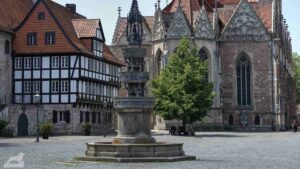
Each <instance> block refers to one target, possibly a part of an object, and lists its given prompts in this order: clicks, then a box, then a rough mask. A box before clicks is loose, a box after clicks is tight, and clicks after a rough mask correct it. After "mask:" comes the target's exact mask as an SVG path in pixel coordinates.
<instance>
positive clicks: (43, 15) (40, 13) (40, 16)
mask: <svg viewBox="0 0 300 169" xmlns="http://www.w3.org/2000/svg"><path fill="white" fill-rule="evenodd" d="M38 20H45V13H44V12H39V13H38Z"/></svg>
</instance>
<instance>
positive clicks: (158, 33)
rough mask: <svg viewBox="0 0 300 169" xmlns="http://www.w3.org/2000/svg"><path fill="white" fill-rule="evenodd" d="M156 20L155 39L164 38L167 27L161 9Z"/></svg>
mask: <svg viewBox="0 0 300 169" xmlns="http://www.w3.org/2000/svg"><path fill="white" fill-rule="evenodd" d="M154 22H155V23H154V28H153V40H160V39H163V38H164V32H165V29H164V24H163V19H162V15H161V11H158V12H157V14H156V16H155V21H154Z"/></svg>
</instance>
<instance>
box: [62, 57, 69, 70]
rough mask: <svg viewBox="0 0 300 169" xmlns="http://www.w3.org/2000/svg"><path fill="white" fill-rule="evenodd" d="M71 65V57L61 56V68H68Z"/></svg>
mask: <svg viewBox="0 0 300 169" xmlns="http://www.w3.org/2000/svg"><path fill="white" fill-rule="evenodd" d="M68 67H69V57H68V56H62V57H61V68H68Z"/></svg>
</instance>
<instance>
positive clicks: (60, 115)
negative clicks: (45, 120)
mask: <svg viewBox="0 0 300 169" xmlns="http://www.w3.org/2000/svg"><path fill="white" fill-rule="evenodd" d="M52 117H53V118H52V122H53V123H54V124H56V123H58V122H59V123H61V122H64V123H70V122H71V115H70V111H60V112H58V111H53V116H52Z"/></svg>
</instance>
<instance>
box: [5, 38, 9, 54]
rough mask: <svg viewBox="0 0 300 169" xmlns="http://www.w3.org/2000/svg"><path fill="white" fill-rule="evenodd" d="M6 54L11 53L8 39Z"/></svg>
mask: <svg viewBox="0 0 300 169" xmlns="http://www.w3.org/2000/svg"><path fill="white" fill-rule="evenodd" d="M5 54H10V42H9V41H8V40H6V41H5Z"/></svg>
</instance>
